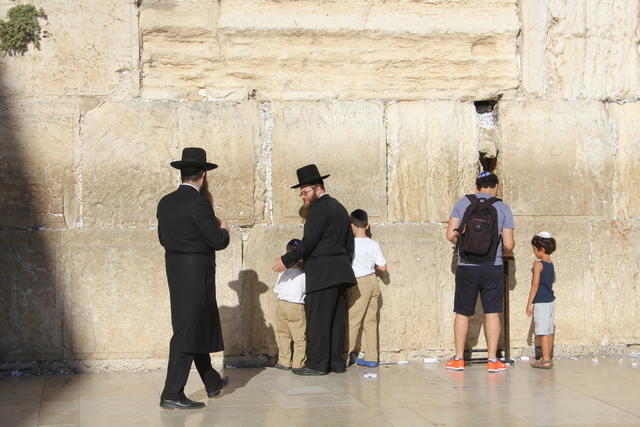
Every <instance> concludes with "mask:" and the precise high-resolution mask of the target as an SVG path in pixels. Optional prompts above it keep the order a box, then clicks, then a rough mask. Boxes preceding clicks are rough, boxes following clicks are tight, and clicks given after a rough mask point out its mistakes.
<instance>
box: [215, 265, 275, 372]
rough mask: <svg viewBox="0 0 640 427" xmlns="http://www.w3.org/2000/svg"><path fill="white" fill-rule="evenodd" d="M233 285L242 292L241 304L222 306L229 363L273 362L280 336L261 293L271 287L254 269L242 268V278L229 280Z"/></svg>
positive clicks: (259, 363)
mask: <svg viewBox="0 0 640 427" xmlns="http://www.w3.org/2000/svg"><path fill="white" fill-rule="evenodd" d="M229 287H230V288H231V289H232V290H233V291H234V292H236V293H237V294H238V299H237V300H238V301H239V304H238V305H237V306H235V307H229V306H221V307H219V311H220V320H221V322H222V331H223V336H224V339H225V356H224V364H225V366H229V365H232V366H236V367H255V366H262V367H264V366H271V365H273V364H274V363H275V356H276V355H277V353H278V346H277V344H276V336H275V332H274V328H273V326H272V325H270V324H268V323H267V320H266V318H265V315H264V311H263V310H262V304H261V301H260V295H262V294H264V293H265V292H267V291H268V290H269V287H268V286H267V285H266V284H265V283H264V282H261V281H260V280H259V277H258V273H256V272H255V271H254V270H242V271H240V273H239V274H238V279H237V280H233V281H231V282H229ZM274 302H275V296H274ZM227 342H229V343H230V345H229V346H227V344H226V343H227ZM256 373H257V372H256Z"/></svg>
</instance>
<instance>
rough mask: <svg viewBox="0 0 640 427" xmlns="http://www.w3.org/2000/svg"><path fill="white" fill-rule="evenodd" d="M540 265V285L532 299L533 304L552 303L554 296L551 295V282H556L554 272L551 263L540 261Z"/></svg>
mask: <svg viewBox="0 0 640 427" xmlns="http://www.w3.org/2000/svg"><path fill="white" fill-rule="evenodd" d="M540 262H541V263H542V271H541V272H540V284H539V285H538V292H537V293H536V297H535V298H534V299H533V303H534V304H537V303H540V302H553V301H555V299H556V296H555V295H554V294H553V282H555V280H556V271H555V269H554V268H553V263H552V262H545V261H540Z"/></svg>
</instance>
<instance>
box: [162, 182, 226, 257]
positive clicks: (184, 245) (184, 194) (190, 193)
mask: <svg viewBox="0 0 640 427" xmlns="http://www.w3.org/2000/svg"><path fill="white" fill-rule="evenodd" d="M157 217H158V238H159V239H160V244H161V245H162V246H164V248H165V249H166V250H167V252H174V253H199V254H214V251H219V250H221V249H224V248H226V247H227V245H228V244H229V232H228V231H227V230H223V229H221V228H220V224H219V223H218V220H217V219H216V218H215V215H214V213H213V208H212V207H211V203H209V200H207V198H206V197H204V196H202V195H201V194H200V193H199V192H198V191H197V190H196V189H195V188H193V187H191V186H190V185H181V186H179V187H178V189H177V190H176V191H174V192H173V193H169V194H167V195H166V196H164V197H163V198H162V199H161V200H160V202H159V203H158V214H157Z"/></svg>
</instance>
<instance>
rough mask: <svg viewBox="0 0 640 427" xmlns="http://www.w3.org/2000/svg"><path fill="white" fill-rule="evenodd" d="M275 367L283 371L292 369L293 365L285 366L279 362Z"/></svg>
mask: <svg viewBox="0 0 640 427" xmlns="http://www.w3.org/2000/svg"><path fill="white" fill-rule="evenodd" d="M274 368H276V369H281V370H283V371H290V370H291V366H284V365H281V364H279V363H276V366H274Z"/></svg>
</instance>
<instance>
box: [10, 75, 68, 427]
mask: <svg viewBox="0 0 640 427" xmlns="http://www.w3.org/2000/svg"><path fill="white" fill-rule="evenodd" d="M1 70H2V68H0V71H1ZM2 80H3V79H2V76H1V75H0V81H2ZM41 107H42V104H41V103H38V102H25V101H20V102H18V101H14V100H11V99H10V97H8V95H7V93H6V90H5V88H4V87H0V135H1V136H0V183H2V184H1V185H0V324H1V325H2V327H1V328H0V390H2V395H3V396H8V397H11V392H12V390H15V389H12V385H13V384H14V383H15V382H17V381H19V380H22V379H21V378H17V377H20V376H27V375H43V374H53V373H56V374H59V373H68V370H69V368H68V367H66V366H65V365H64V364H63V363H55V362H54V363H52V362H51V361H60V360H62V359H64V358H65V356H66V355H67V354H66V353H67V351H66V349H65V339H64V337H65V336H70V335H71V334H73V330H72V325H70V324H69V322H68V319H65V310H64V300H63V296H64V291H63V286H62V283H60V282H61V281H60V280H59V277H60V270H61V268H60V264H59V263H58V261H57V260H58V259H60V257H61V252H62V251H61V245H62V235H63V229H64V228H65V218H64V210H63V207H62V206H63V196H62V194H61V193H62V192H61V191H60V187H61V184H60V183H59V182H56V181H57V179H58V178H60V179H61V180H62V178H63V176H64V174H65V173H67V172H66V171H62V172H61V171H60V170H54V169H56V168H49V167H47V165H48V164H49V163H50V159H48V158H47V157H49V154H51V153H52V152H53V151H55V150H59V149H60V147H57V146H56V145H57V144H56V143H55V142H56V138H62V137H64V138H68V135H49V134H47V133H46V132H47V128H48V126H47V123H51V122H53V121H56V120H57V115H56V114H57V113H55V112H53V113H52V112H51V111H52V110H53V109H51V108H50V107H46V106H45V107H44V108H41ZM47 108H49V110H48V111H47ZM41 109H42V110H45V111H44V113H43V114H42V115H41V114H40V110H41ZM48 121H50V122H48ZM55 129H58V128H57V127H56V126H55V125H54V126H53V130H55ZM54 187H55V188H54ZM45 361H49V362H45ZM32 382H34V383H36V382H37V383H38V384H40V386H42V384H43V383H44V381H40V380H38V381H35V379H34V381H32ZM5 390H6V391H7V393H4V391H5ZM33 394H34V395H39V393H38V391H34V393H33ZM16 411H17V410H16ZM28 412H29V413H25V412H16V414H15V417H17V418H12V421H15V423H16V424H17V425H20V424H21V419H19V418H20V417H22V416H24V417H25V418H26V417H31V415H32V414H31V413H30V411H28ZM22 414H23V415H22Z"/></svg>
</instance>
